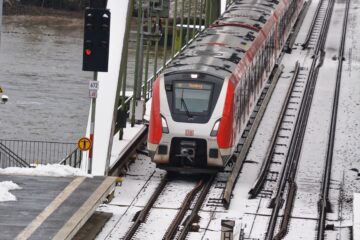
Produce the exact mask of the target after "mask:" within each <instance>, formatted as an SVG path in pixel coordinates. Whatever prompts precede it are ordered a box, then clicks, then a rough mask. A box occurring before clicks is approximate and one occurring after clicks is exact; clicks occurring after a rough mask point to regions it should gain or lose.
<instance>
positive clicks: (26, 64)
mask: <svg viewBox="0 0 360 240" xmlns="http://www.w3.org/2000/svg"><path fill="white" fill-rule="evenodd" d="M82 44H83V23H82V20H81V19H74V18H63V17H38V16H35V17H34V16H33V17H29V16H26V17H25V16H11V17H4V19H3V26H2V34H1V52H0V86H1V87H2V88H3V89H4V90H5V94H6V95H8V96H9V102H8V103H7V104H1V105H0V139H21V140H42V141H60V142H76V141H77V139H79V137H81V136H83V135H84V133H85V129H86V123H87V118H88V112H89V105H90V100H89V98H88V82H89V80H90V79H91V78H92V73H91V72H83V71H82V70H81V68H82Z"/></svg>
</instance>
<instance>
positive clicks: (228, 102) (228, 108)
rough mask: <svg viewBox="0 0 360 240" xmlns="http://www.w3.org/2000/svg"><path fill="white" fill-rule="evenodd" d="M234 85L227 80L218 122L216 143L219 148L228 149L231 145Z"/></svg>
mask: <svg viewBox="0 0 360 240" xmlns="http://www.w3.org/2000/svg"><path fill="white" fill-rule="evenodd" d="M233 103H234V84H233V83H232V81H230V80H229V83H228V87H227V91H226V98H225V104H224V111H223V114H222V118H221V121H220V126H219V131H218V135H217V143H218V145H219V148H229V147H231V146H232V144H233V121H234V107H233Z"/></svg>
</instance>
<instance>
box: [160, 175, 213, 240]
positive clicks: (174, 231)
mask: <svg viewBox="0 0 360 240" xmlns="http://www.w3.org/2000/svg"><path fill="white" fill-rule="evenodd" d="M214 178H215V175H212V176H207V177H205V178H203V179H202V180H201V181H200V182H199V184H198V185H196V187H195V188H194V189H193V190H192V191H191V192H189V193H188V195H187V196H186V198H185V200H184V202H183V204H182V206H181V208H180V210H179V212H178V213H177V215H176V217H175V218H174V220H173V221H172V222H171V224H170V226H169V228H168V230H167V231H166V233H165V236H164V237H163V240H171V239H178V240H183V239H185V238H186V236H187V234H188V232H189V231H190V228H191V226H192V223H193V222H194V219H195V217H196V216H197V214H198V212H199V210H200V208H201V206H202V204H203V203H204V201H205V197H206V195H207V194H208V192H209V191H210V187H211V185H212V183H213V181H214ZM200 190H201V192H200V194H199V196H198V198H197V199H196V202H195V204H194V207H193V209H192V210H191V213H190V215H189V217H188V218H187V219H186V222H185V223H184V224H183V228H182V229H181V230H180V231H178V230H179V225H180V223H181V221H182V220H183V219H184V217H185V215H186V213H187V212H188V210H189V208H190V205H191V203H192V202H193V201H194V199H195V197H196V196H197V193H198V192H199V191H200ZM176 236H177V237H176Z"/></svg>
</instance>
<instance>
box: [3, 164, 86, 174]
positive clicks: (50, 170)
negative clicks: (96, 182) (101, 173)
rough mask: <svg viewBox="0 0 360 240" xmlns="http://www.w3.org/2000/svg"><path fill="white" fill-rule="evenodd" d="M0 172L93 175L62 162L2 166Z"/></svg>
mask: <svg viewBox="0 0 360 240" xmlns="http://www.w3.org/2000/svg"><path fill="white" fill-rule="evenodd" d="M0 174H8V175H35V176H51V177H72V176H85V177H92V176H91V175H89V174H86V173H84V172H83V171H82V170H81V169H79V168H73V167H70V166H67V165H60V164H47V165H37V166H36V167H34V168H21V167H8V168H0Z"/></svg>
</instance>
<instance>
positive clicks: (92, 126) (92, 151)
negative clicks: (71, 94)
mask: <svg viewBox="0 0 360 240" xmlns="http://www.w3.org/2000/svg"><path fill="white" fill-rule="evenodd" d="M94 81H97V72H94ZM95 110H96V98H92V99H91V120H90V141H91V148H90V152H89V168H88V173H89V174H91V170H92V169H91V168H92V162H93V153H94V131H95Z"/></svg>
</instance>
